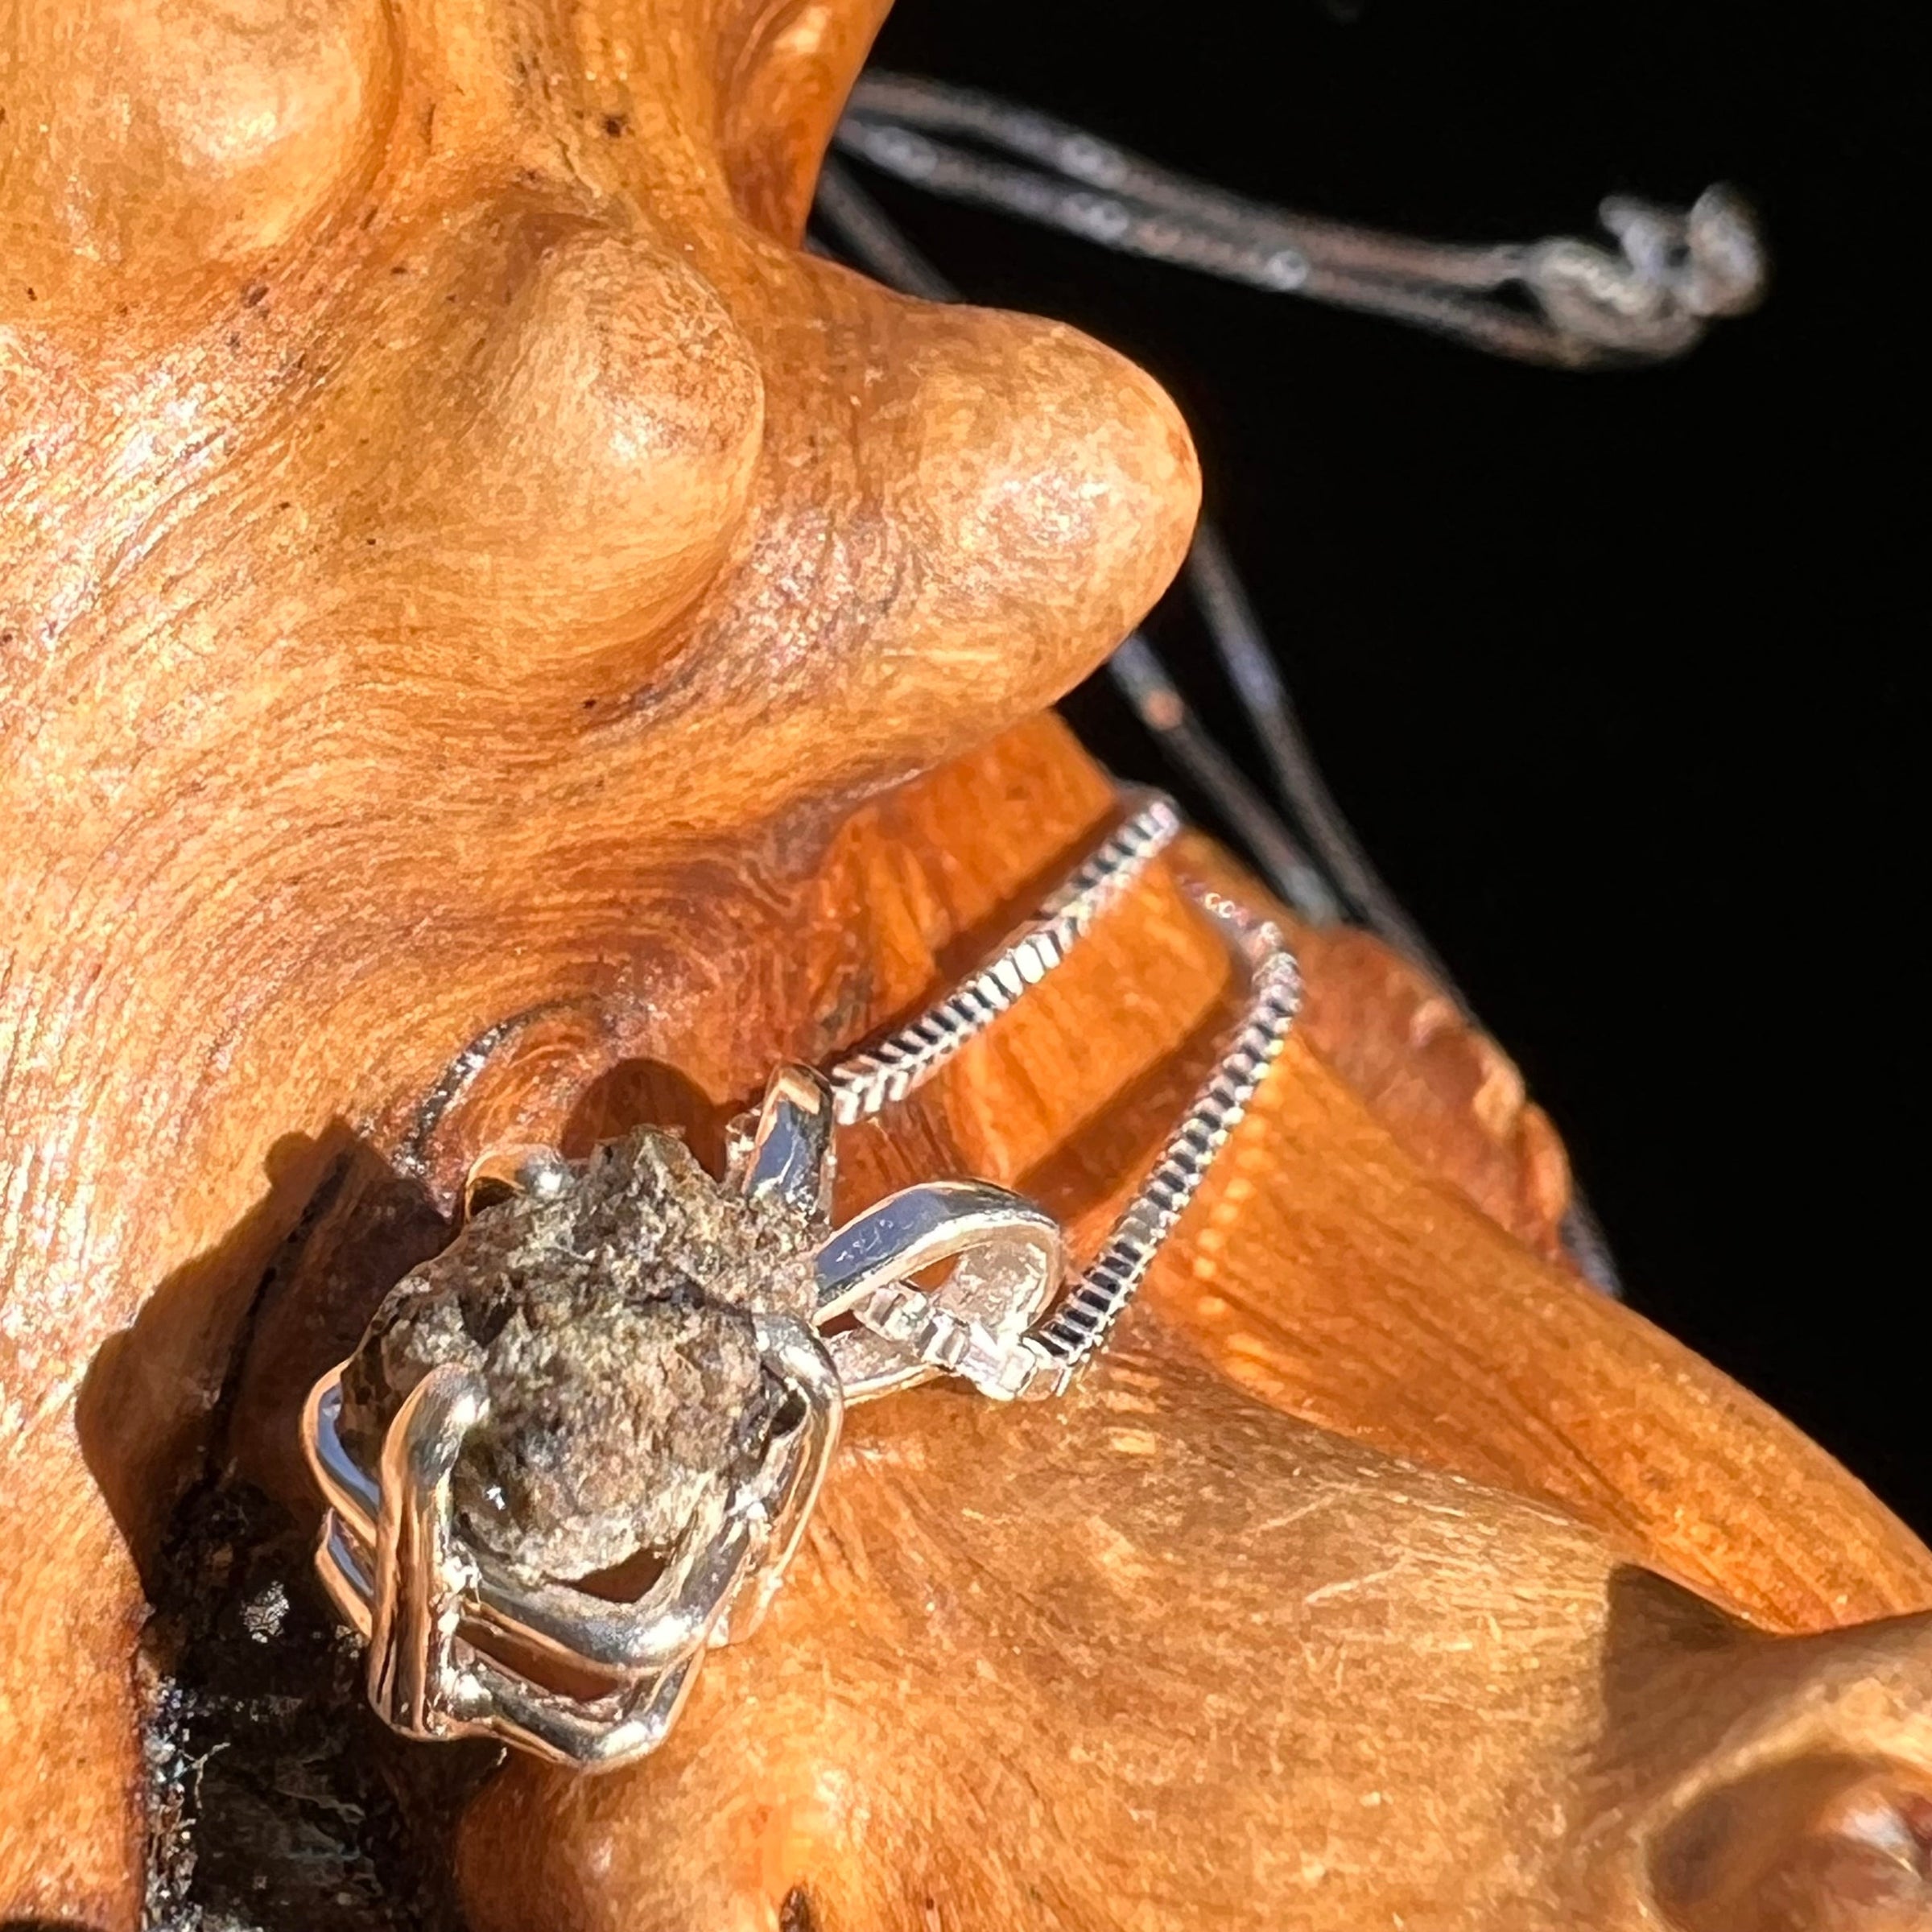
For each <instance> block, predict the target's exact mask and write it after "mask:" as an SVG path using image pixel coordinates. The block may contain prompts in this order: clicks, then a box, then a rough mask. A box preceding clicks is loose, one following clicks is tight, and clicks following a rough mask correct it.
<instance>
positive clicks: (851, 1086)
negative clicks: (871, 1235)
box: [826, 791, 1181, 1127]
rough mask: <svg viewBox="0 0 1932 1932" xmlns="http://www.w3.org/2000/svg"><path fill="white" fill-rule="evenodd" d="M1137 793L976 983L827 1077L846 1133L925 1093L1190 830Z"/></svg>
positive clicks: (1149, 796)
mask: <svg viewBox="0 0 1932 1932" xmlns="http://www.w3.org/2000/svg"><path fill="white" fill-rule="evenodd" d="M1136 797H1137V799H1138V803H1137V807H1136V809H1135V810H1134V811H1133V812H1132V813H1130V814H1129V816H1128V817H1127V819H1125V821H1124V822H1123V823H1122V824H1121V825H1120V826H1119V827H1118V828H1117V830H1115V831H1114V832H1112V833H1110V834H1109V835H1108V837H1107V838H1106V839H1105V840H1104V841H1103V842H1102V843H1101V844H1100V846H1099V847H1098V848H1096V850H1095V852H1093V853H1092V856H1091V857H1089V858H1088V859H1087V860H1086V861H1084V863H1083V864H1082V865H1080V869H1078V870H1077V871H1076V872H1075V873H1074V874H1073V875H1072V877H1071V878H1069V879H1068V880H1067V881H1066V883H1065V884H1064V885H1063V886H1061V887H1060V888H1059V890H1058V891H1057V892H1055V894H1053V896H1052V897H1051V898H1050V899H1048V900H1047V902H1046V903H1045V904H1044V905H1043V906H1041V907H1040V909H1039V910H1038V912H1036V913H1035V914H1034V915H1033V917H1032V918H1031V919H1029V920H1028V921H1027V922H1026V924H1025V925H1023V926H1022V927H1020V928H1019V929H1018V931H1016V932H1014V933H1013V934H1012V935H1010V936H1009V938H1008V939H1007V941H1006V943H1005V944H1004V945H1003V946H1001V948H1000V950H999V951H998V952H997V953H995V954H994V955H993V957H992V958H991V959H990V960H988V961H987V962H986V964H985V965H984V966H982V967H980V968H979V970H978V971H977V972H975V973H974V974H973V975H972V977H971V978H970V979H968V980H964V981H962V982H961V983H960V985H957V986H956V987H955V988H954V989H952V992H950V993H947V995H946V996H945V997H944V998H943V999H941V1000H939V1001H935V1003H934V1004H933V1005H931V1006H929V1007H927V1009H926V1010H925V1011H924V1012H923V1013H921V1014H920V1015H919V1018H917V1019H915V1020H913V1021H911V1022H909V1023H908V1024H907V1025H906V1026H901V1027H899V1028H898V1030H896V1031H894V1032H893V1033H891V1034H888V1035H887V1036H886V1038H884V1039H883V1040H881V1041H879V1042H877V1044H876V1045H874V1046H872V1047H867V1048H866V1049H865V1051H863V1052H862V1053H856V1054H853V1055H852V1056H851V1057H850V1058H849V1059H843V1060H840V1062H839V1063H838V1064H837V1065H836V1067H832V1070H831V1071H830V1072H829V1073H828V1075H826V1078H827V1079H828V1080H830V1081H831V1083H832V1093H833V1095H834V1096H835V1100H834V1104H835V1106H836V1109H837V1113H838V1120H839V1125H840V1126H842V1127H849V1126H851V1125H852V1123H853V1122H854V1121H865V1120H869V1119H871V1118H872V1117H873V1115H875V1114H877V1113H883V1112H884V1111H885V1109H886V1108H888V1107H890V1106H891V1105H893V1104H894V1102H896V1101H898V1100H904V1099H905V1097H906V1095H908V1094H909V1093H912V1092H916V1091H917V1090H918V1089H919V1088H921V1087H923V1086H924V1085H925V1084H926V1083H927V1081H928V1080H931V1078H932V1076H933V1075H935V1073H937V1072H938V1071H939V1069H940V1068H941V1067H943V1066H944V1065H945V1064H946V1063H947V1061H948V1060H949V1059H952V1056H953V1055H955V1054H956V1053H957V1052H958V1051H960V1048H961V1047H964V1046H967V1045H968V1044H969V1043H970V1042H972V1041H973V1040H976V1039H977V1038H979V1036H980V1034H982V1033H984V1032H985V1030H986V1029H987V1028H988V1027H989V1026H991V1025H992V1024H993V1022H994V1021H995V1020H997V1018H999V1017H1000V1015H1001V1013H1004V1012H1005V1011H1006V1009H1008V1008H1009V1006H1011V1005H1013V1003H1014V1001H1017V1000H1018V999H1019V998H1021V997H1022V995H1023V994H1025V993H1026V991H1027V989H1029V988H1030V987H1033V986H1037V985H1039V983H1040V981H1041V980H1043V979H1045V978H1046V976H1047V974H1048V973H1050V972H1052V971H1053V969H1054V968H1055V967H1056V966H1058V965H1059V964H1061V963H1062V962H1063V960H1065V959H1066V957H1067V954H1068V952H1071V950H1072V948H1073V947H1075V945H1077V944H1078V943H1080V939H1082V938H1084V936H1085V935H1086V932H1087V930H1088V927H1090V926H1092V923H1093V922H1094V920H1095V919H1097V918H1098V917H1099V916H1100V914H1101V913H1103V912H1104V911H1105V910H1106V909H1107V908H1108V906H1111V905H1112V904H1113V902H1114V901H1115V900H1117V898H1120V896H1121V894H1122V893H1124V892H1125V891H1126V890H1127V889H1128V888H1129V886H1132V885H1133V882H1134V881H1135V880H1136V879H1137V878H1138V877H1140V876H1141V873H1144V872H1145V871H1146V869H1147V868H1148V866H1149V865H1151V864H1152V863H1153V862H1154V860H1155V859H1156V858H1158V857H1159V856H1160V854H1161V853H1162V852H1164V851H1165V850H1166V848H1167V847H1168V846H1169V845H1170V844H1172V843H1173V842H1174V838H1175V836H1177V835H1178V834H1179V832H1180V829H1181V815H1180V813H1179V811H1177V810H1176V809H1175V807H1174V801H1173V800H1172V799H1170V798H1168V797H1166V795H1164V794H1162V793H1161V792H1158V791H1148V792H1141V793H1138V794H1137V795H1136Z"/></svg>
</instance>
